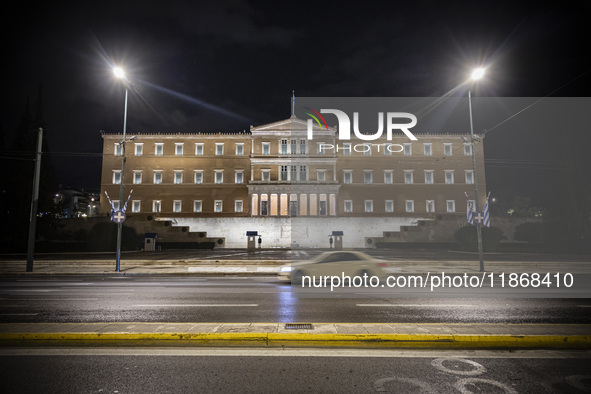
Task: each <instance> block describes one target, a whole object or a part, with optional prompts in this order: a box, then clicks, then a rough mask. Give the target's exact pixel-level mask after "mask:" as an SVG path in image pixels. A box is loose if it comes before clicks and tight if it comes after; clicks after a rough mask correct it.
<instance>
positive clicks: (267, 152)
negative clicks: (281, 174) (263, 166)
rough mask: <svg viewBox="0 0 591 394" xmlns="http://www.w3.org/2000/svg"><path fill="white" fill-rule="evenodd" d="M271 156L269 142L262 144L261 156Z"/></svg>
mask: <svg viewBox="0 0 591 394" xmlns="http://www.w3.org/2000/svg"><path fill="white" fill-rule="evenodd" d="M270 154H271V144H270V143H269V142H263V155H265V156H267V155H270Z"/></svg>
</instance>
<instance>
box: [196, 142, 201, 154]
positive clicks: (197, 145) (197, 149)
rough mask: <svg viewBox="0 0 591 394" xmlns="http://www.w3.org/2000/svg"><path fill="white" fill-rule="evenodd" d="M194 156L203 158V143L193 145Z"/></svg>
mask: <svg viewBox="0 0 591 394" xmlns="http://www.w3.org/2000/svg"><path fill="white" fill-rule="evenodd" d="M195 156H203V143H202V142H197V143H196V144H195Z"/></svg>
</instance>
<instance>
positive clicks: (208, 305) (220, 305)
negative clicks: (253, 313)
mask: <svg viewBox="0 0 591 394" xmlns="http://www.w3.org/2000/svg"><path fill="white" fill-rule="evenodd" d="M134 306H145V307H154V308H156V307H161V306H163V307H168V306H191V307H212V306H213V307H223V306H230V307H239V306H259V304H136V305H134Z"/></svg>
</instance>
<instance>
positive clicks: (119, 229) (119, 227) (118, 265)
mask: <svg viewBox="0 0 591 394" xmlns="http://www.w3.org/2000/svg"><path fill="white" fill-rule="evenodd" d="M113 73H114V74H115V76H116V77H117V78H119V79H121V80H123V81H124V82H125V107H124V111H123V139H122V140H121V178H120V183H119V209H120V210H121V204H123V178H124V176H125V131H126V128H127V91H128V84H127V78H126V77H125V72H124V71H123V69H122V68H120V67H115V68H113ZM122 229H123V222H121V221H119V222H118V223H117V262H116V265H115V271H116V272H119V271H120V268H121V232H122Z"/></svg>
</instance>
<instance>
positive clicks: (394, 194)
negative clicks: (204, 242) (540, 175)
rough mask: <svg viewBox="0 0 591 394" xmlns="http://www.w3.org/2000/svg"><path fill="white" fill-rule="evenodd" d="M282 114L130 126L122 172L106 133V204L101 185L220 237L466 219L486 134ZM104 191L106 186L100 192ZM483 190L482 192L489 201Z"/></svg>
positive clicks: (348, 236) (300, 234)
mask: <svg viewBox="0 0 591 394" xmlns="http://www.w3.org/2000/svg"><path fill="white" fill-rule="evenodd" d="M307 130H308V121H307V120H303V119H299V118H297V117H295V116H292V117H290V118H288V119H285V120H281V121H278V122H273V123H269V124H265V125H261V126H256V127H251V129H250V132H245V133H235V134H224V133H176V134H160V133H153V134H138V135H133V134H132V135H130V136H129V137H132V138H128V140H127V141H126V144H125V157H126V164H125V173H124V174H122V173H121V155H122V144H121V142H122V141H121V138H122V135H121V134H106V133H104V134H103V135H102V137H103V141H104V146H103V166H102V181H101V209H102V210H103V212H104V213H107V212H108V211H109V210H110V205H109V203H108V201H107V199H106V193H108V195H109V197H110V198H111V200H112V201H113V203H114V205H115V208H118V207H119V204H120V203H119V201H118V200H119V187H120V184H121V182H123V184H124V190H125V192H124V195H123V197H122V199H123V200H124V201H123V203H125V200H127V198H128V195H129V192H130V191H131V190H132V189H133V193H132V194H131V197H130V199H129V202H128V205H127V215H128V216H134V215H135V216H136V217H146V220H148V219H151V220H155V221H170V222H171V223H173V225H177V226H184V227H186V228H188V229H189V230H190V231H191V232H207V234H208V236H211V237H219V238H221V239H223V240H224V243H223V245H224V246H226V247H244V245H245V232H246V231H258V232H259V234H263V236H264V237H265V246H278V247H285V246H294V245H298V246H310V247H314V246H326V245H327V243H326V239H327V236H328V235H329V234H330V233H331V231H343V232H344V237H343V240H344V241H345V246H351V247H361V246H364V245H367V239H368V237H381V236H383V233H384V232H396V231H400V229H401V228H402V227H405V226H416V225H417V223H418V222H419V221H429V220H438V219H441V218H444V217H445V218H450V217H453V218H457V220H458V221H459V222H461V221H462V220H463V218H465V212H466V197H465V193H467V194H468V195H469V196H471V197H470V198H473V195H474V193H473V190H474V184H473V183H474V173H473V165H472V156H471V155H472V154H475V155H476V157H475V158H476V162H477V166H476V168H477V169H478V173H477V174H476V175H477V179H478V183H479V185H478V186H479V188H480V190H482V191H484V190H486V188H485V176H484V154H483V151H482V145H483V144H482V143H478V144H475V151H474V152H472V149H471V144H470V143H468V141H469V138H470V136H469V135H465V134H417V138H418V141H410V140H409V139H408V138H407V137H406V136H405V135H404V134H399V135H394V136H393V138H392V140H391V141H387V140H385V138H384V139H381V140H377V141H372V142H371V143H369V142H367V141H350V142H343V141H341V140H339V139H338V133H337V130H336V129H335V128H330V127H329V128H328V130H326V129H320V128H319V127H318V126H316V125H314V137H313V139H308V135H307ZM105 192H106V193H105ZM484 194H485V193H482V196H481V198H482V201H480V206H482V204H483V202H484Z"/></svg>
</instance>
